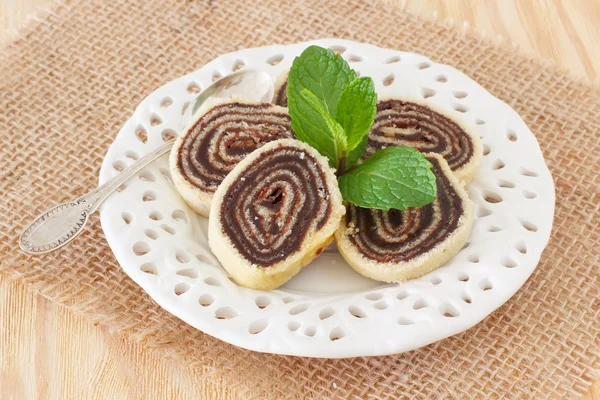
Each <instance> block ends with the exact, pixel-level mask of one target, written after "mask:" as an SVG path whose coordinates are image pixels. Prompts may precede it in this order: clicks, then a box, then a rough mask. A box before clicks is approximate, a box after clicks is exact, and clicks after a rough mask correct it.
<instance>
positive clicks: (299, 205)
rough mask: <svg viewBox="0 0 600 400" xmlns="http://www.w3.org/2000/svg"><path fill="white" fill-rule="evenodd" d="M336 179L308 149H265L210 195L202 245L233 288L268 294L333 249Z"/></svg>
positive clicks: (339, 209)
mask: <svg viewBox="0 0 600 400" xmlns="http://www.w3.org/2000/svg"><path fill="white" fill-rule="evenodd" d="M334 172H335V171H334V170H333V169H331V168H330V167H329V164H328V161H327V159H326V158H325V157H323V156H321V155H320V154H319V153H318V152H317V151H316V150H315V149H313V148H312V147H310V146H309V145H307V144H305V143H302V142H300V141H297V140H293V139H282V140H278V141H275V142H271V143H268V144H266V145H264V146H263V147H261V148H260V149H258V150H256V151H255V152H253V153H252V154H250V155H249V156H248V157H246V158H245V159H244V160H242V161H241V162H240V163H239V164H238V165H237V166H236V167H235V168H234V169H233V171H231V172H230V173H229V175H227V177H226V178H225V179H224V180H223V183H222V184H221V185H220V186H219V189H217V191H216V193H215V196H214V199H213V203H212V206H211V211H210V217H209V222H208V242H209V245H210V248H211V249H212V251H213V253H214V254H215V256H216V257H217V258H218V259H219V261H220V262H221V264H222V265H223V267H224V268H225V269H226V270H227V272H228V273H229V275H230V276H231V277H233V279H234V280H235V281H236V282H237V283H238V284H240V285H242V286H245V287H249V288H253V289H264V290H269V289H274V288H276V287H278V286H280V285H281V284H283V283H285V282H286V281H287V280H288V279H290V278H291V277H292V276H294V275H296V274H297V273H298V271H300V269H301V268H302V267H303V266H305V265H307V264H308V263H309V262H310V261H312V260H313V259H314V258H315V257H316V256H318V255H319V254H320V253H321V252H322V251H323V250H324V249H325V247H327V246H328V245H329V244H330V243H331V242H332V241H333V233H334V231H335V230H336V228H337V227H338V225H339V223H340V220H341V218H342V216H343V215H344V213H345V208H344V206H343V204H342V195H341V193H340V190H339V188H338V185H337V180H336V177H335V173H334Z"/></svg>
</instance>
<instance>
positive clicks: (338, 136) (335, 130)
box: [300, 88, 347, 155]
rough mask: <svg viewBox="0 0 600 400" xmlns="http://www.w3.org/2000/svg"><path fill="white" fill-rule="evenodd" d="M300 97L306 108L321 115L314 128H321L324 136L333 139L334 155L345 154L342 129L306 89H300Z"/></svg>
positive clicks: (344, 137) (345, 145) (345, 144)
mask: <svg viewBox="0 0 600 400" xmlns="http://www.w3.org/2000/svg"><path fill="white" fill-rule="evenodd" d="M300 95H301V96H302V97H303V98H304V100H305V101H306V103H307V104H308V106H309V107H311V108H312V109H313V111H316V112H318V113H319V114H321V119H317V120H315V121H313V122H314V123H315V126H316V127H319V128H321V130H322V132H323V133H324V134H326V135H327V136H329V137H333V139H334V145H335V153H336V155H338V154H340V153H343V152H345V151H346V148H347V143H346V135H345V133H344V129H343V128H342V127H341V125H340V124H339V123H338V122H337V121H336V120H334V119H333V118H332V117H331V115H329V113H328V112H327V110H326V109H325V105H324V104H323V102H322V101H321V100H319V99H318V98H317V96H315V95H314V94H313V93H312V92H311V91H310V90H308V89H306V88H304V89H302V91H301V92H300ZM319 125H320V126H319Z"/></svg>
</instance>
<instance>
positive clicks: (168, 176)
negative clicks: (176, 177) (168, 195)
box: [159, 168, 173, 185]
mask: <svg viewBox="0 0 600 400" xmlns="http://www.w3.org/2000/svg"><path fill="white" fill-rule="evenodd" d="M159 171H160V174H161V175H162V176H163V178H165V180H166V181H167V182H169V184H170V185H173V178H171V173H170V172H169V170H168V169H165V168H160V169H159Z"/></svg>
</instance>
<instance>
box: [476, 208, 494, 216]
mask: <svg viewBox="0 0 600 400" xmlns="http://www.w3.org/2000/svg"><path fill="white" fill-rule="evenodd" d="M491 214H492V212H491V211H490V210H489V209H487V208H485V207H483V206H478V207H477V213H476V215H477V217H478V218H483V217H487V216H488V215H491Z"/></svg>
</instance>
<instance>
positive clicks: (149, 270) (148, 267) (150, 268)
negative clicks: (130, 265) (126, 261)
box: [140, 263, 158, 275]
mask: <svg viewBox="0 0 600 400" xmlns="http://www.w3.org/2000/svg"><path fill="white" fill-rule="evenodd" d="M140 271H142V272H144V273H146V274H149V275H158V270H157V269H156V265H154V264H152V263H144V264H142V265H140Z"/></svg>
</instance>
